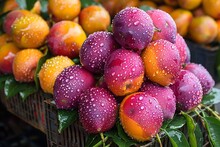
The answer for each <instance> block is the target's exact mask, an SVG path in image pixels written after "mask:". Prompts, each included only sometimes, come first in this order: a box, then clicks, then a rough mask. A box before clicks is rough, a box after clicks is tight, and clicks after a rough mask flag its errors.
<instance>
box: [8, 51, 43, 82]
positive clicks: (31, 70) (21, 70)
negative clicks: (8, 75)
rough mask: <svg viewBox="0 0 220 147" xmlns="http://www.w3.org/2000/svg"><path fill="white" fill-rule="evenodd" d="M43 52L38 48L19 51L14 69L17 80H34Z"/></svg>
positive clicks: (14, 62)
mask: <svg viewBox="0 0 220 147" xmlns="http://www.w3.org/2000/svg"><path fill="white" fill-rule="evenodd" d="M42 56H43V53H42V52H41V51H39V50H38V49H24V50H21V51H19V52H18V53H17V54H16V55H15V57H14V60H13V65H12V70H13V75H14V77H15V80H16V81H19V82H33V81H34V74H35V70H36V67H37V64H38V61H39V60H40V58H41V57H42Z"/></svg>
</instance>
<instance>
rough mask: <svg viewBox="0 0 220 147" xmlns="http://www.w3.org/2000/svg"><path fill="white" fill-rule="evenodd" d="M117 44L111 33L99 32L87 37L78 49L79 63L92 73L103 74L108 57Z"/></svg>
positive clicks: (117, 46)
mask: <svg viewBox="0 0 220 147" xmlns="http://www.w3.org/2000/svg"><path fill="white" fill-rule="evenodd" d="M117 48H119V44H118V43H117V42H116V41H115V40H114V37H113V35H112V33H110V32H104V31H99V32H95V33H93V34H91V35H89V36H88V38H87V39H86V40H85V42H84V43H83V45H82V48H81V49H80V52H79V56H80V62H81V64H82V66H83V67H84V68H86V69H87V70H89V71H90V72H92V73H95V74H100V73H103V72H104V65H105V62H106V60H107V58H108V56H109V55H110V54H111V53H112V52H113V51H114V50H116V49H117Z"/></svg>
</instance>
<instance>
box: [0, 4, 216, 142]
mask: <svg viewBox="0 0 220 147" xmlns="http://www.w3.org/2000/svg"><path fill="white" fill-rule="evenodd" d="M35 10H36V9H35ZM48 10H49V11H48V13H49V14H50V16H51V17H50V18H51V20H52V21H53V23H52V24H51V21H45V19H43V18H42V17H41V16H40V15H38V14H34V13H33V12H30V11H27V10H13V11H11V12H10V13H8V14H7V15H6V17H5V19H4V24H3V29H4V31H5V32H6V34H4V36H3V35H2V38H3V40H4V45H2V46H1V48H0V71H1V72H2V73H4V74H10V73H12V74H13V76H14V78H15V80H16V81H18V82H21V83H22V82H33V81H34V80H35V79H36V78H38V79H39V82H40V86H41V89H42V90H43V91H44V92H45V93H49V94H52V95H53V98H54V101H55V104H56V107H57V109H64V110H73V109H77V110H78V114H79V120H80V122H81V124H82V126H83V128H84V129H85V130H86V131H87V132H88V133H102V132H105V131H108V130H110V129H111V128H112V127H113V126H114V125H115V123H116V120H117V118H119V119H120V123H121V125H122V126H123V129H124V130H125V132H126V133H127V134H128V135H129V136H130V137H132V138H133V139H135V140H137V141H147V140H150V139H152V138H153V137H154V136H155V135H156V134H157V133H158V132H159V131H160V128H161V126H162V123H163V121H164V120H169V119H172V118H173V116H174V115H175V113H179V112H181V111H191V110H193V109H195V108H196V107H197V106H198V105H199V104H200V103H201V100H202V97H203V95H206V94H208V93H209V92H210V91H211V89H212V88H213V86H214V84H215V83H214V80H213V79H212V77H211V76H210V74H209V73H208V71H207V70H206V69H205V68H204V67H203V66H202V65H199V64H195V63H191V62H190V53H189V49H188V47H187V44H186V43H185V41H184V39H183V37H182V36H181V35H180V34H179V33H178V32H177V30H178V29H177V26H176V24H175V21H174V20H173V18H172V17H171V16H170V15H169V14H168V13H166V12H165V11H162V10H159V9H154V10H148V11H143V10H141V9H139V8H136V7H128V8H125V9H123V10H121V11H120V12H119V13H117V14H116V15H115V16H114V19H113V20H112V32H108V31H107V27H108V26H109V25H110V15H109V13H108V12H107V11H106V10H105V9H104V8H103V7H102V6H100V5H99V6H97V5H93V6H88V7H85V8H83V9H81V3H80V1H79V0H68V1H62V0H56V1H52V0H49V1H48ZM72 10H74V11H72ZM50 25H51V27H49V26H50ZM87 35H88V37H87ZM8 39H9V40H10V42H8V41H7V40H8ZM45 48H46V49H47V48H48V51H47V50H45ZM43 51H44V53H45V54H43ZM50 54H51V56H52V57H51V56H50ZM48 57H50V58H49V59H47V60H46V58H48ZM76 59H78V61H79V62H77V60H76ZM40 61H41V62H43V61H45V62H43V63H42V66H40ZM6 63H7V66H6ZM5 66H6V67H7V68H6V67H5ZM36 68H39V70H38V69H36ZM35 82H36V81H35ZM118 112H119V113H118ZM103 144H104V141H103Z"/></svg>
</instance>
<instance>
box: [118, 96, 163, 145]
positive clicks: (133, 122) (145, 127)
mask: <svg viewBox="0 0 220 147" xmlns="http://www.w3.org/2000/svg"><path fill="white" fill-rule="evenodd" d="M119 118H120V121H121V124H122V127H123V128H124V130H125V132H126V133H127V134H128V135H129V136H130V137H132V138H133V139H135V140H138V141H147V140H150V139H151V138H152V137H153V136H155V135H156V134H157V133H158V132H159V130H160V127H161V126H162V122H163V112H162V108H161V106H160V105H159V102H158V101H157V100H156V98H154V97H152V96H150V95H149V94H147V93H145V92H136V93H132V94H130V95H128V96H126V97H125V98H124V99H123V101H122V103H121V104H120V108H119Z"/></svg>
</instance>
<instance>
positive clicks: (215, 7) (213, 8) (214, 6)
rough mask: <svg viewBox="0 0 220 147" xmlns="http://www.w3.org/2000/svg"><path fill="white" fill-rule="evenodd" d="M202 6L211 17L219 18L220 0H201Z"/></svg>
mask: <svg viewBox="0 0 220 147" xmlns="http://www.w3.org/2000/svg"><path fill="white" fill-rule="evenodd" d="M202 7H203V9H204V11H205V13H206V14H208V15H210V16H211V17H212V18H215V19H220V9H219V8H220V0H203V1H202Z"/></svg>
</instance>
